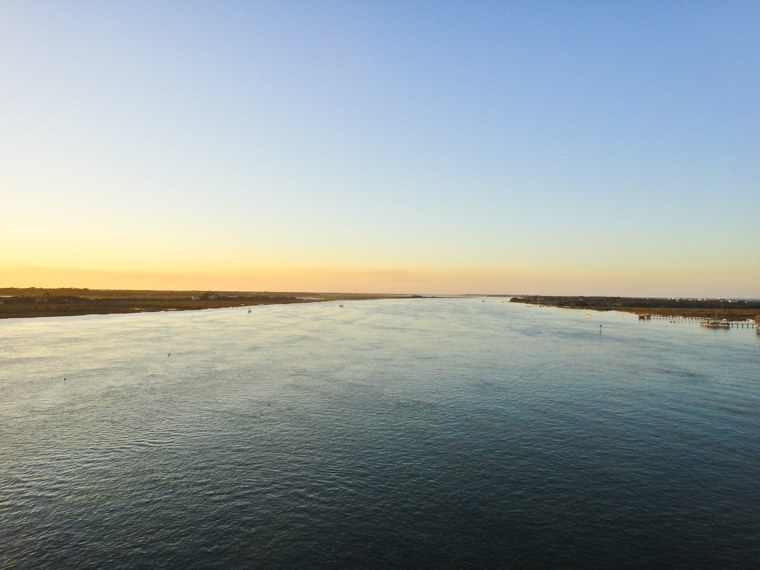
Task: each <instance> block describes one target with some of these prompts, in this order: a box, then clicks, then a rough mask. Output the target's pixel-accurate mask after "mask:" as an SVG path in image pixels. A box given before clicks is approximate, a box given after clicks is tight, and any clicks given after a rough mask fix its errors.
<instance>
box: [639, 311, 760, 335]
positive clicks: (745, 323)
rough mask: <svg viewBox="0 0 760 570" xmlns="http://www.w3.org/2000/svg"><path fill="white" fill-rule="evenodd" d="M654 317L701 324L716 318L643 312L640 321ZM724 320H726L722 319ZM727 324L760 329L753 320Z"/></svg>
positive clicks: (677, 322) (673, 322)
mask: <svg viewBox="0 0 760 570" xmlns="http://www.w3.org/2000/svg"><path fill="white" fill-rule="evenodd" d="M652 319H659V320H665V321H670V322H671V323H672V324H683V323H696V324H701V323H703V322H706V321H712V320H714V319H707V318H705V317H674V316H672V315H649V314H641V315H639V320H640V321H649V320H652ZM721 322H724V321H721ZM725 323H726V325H728V327H727V328H742V329H743V328H750V329H751V328H754V329H756V330H760V329H758V328H757V327H758V325H757V324H756V323H755V322H754V321H751V320H747V321H725ZM758 334H760V333H758Z"/></svg>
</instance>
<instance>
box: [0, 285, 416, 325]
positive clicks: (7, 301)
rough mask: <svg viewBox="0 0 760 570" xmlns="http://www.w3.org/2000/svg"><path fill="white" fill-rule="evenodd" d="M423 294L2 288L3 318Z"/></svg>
mask: <svg viewBox="0 0 760 570" xmlns="http://www.w3.org/2000/svg"><path fill="white" fill-rule="evenodd" d="M420 297H421V296H420V295H393V294H376V293H313V292H298V293H295V292H287V293H282V292H270V291H263V292H252V291H243V292H241V291H215V292H210V291H209V292H202V291H151V290H140V291H137V290H118V289H92V290H90V289H71V288H67V289H57V288H56V289H43V288H37V287H31V288H12V287H8V288H0V319H16V318H17V319H24V318H36V317H74V316H82V315H111V314H132V313H153V312H161V311H198V310H204V309H224V308H229V307H254V306H257V305H283V304H291V303H323V302H327V301H363V300H372V299H412V298H420Z"/></svg>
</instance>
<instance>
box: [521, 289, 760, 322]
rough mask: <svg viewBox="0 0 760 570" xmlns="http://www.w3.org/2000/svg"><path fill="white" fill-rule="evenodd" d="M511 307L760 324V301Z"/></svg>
mask: <svg viewBox="0 0 760 570" xmlns="http://www.w3.org/2000/svg"><path fill="white" fill-rule="evenodd" d="M511 302H512V303H528V304H531V305H546V306H551V307H561V308H565V309H585V310H593V311H623V312H626V313H636V314H638V315H641V316H646V315H660V316H672V317H690V318H711V319H712V318H718V319H726V320H729V321H744V320H747V319H755V320H760V301H745V300H737V299H680V298H678V299H659V298H654V297H561V296H544V295H520V296H516V297H512V299H511Z"/></svg>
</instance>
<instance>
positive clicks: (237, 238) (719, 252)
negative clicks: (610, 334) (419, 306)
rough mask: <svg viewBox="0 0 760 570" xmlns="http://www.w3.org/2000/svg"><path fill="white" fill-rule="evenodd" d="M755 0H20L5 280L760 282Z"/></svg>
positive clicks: (673, 292) (385, 285) (277, 284)
mask: <svg viewBox="0 0 760 570" xmlns="http://www.w3.org/2000/svg"><path fill="white" fill-rule="evenodd" d="M758 30H760V3H758V2H749V1H748V2H668V3H662V2H636V3H627V4H625V3H617V2H609V3H601V2H459V3H456V2H423V1H411V2H363V1H352V2H338V1H331V2H307V1H301V2H288V1H274V2H264V1H261V2H258V1H257V2H198V1H192V2H170V1H167V2H153V1H146V2H90V1H86V2H73V1H72V2H69V1H63V2H47V1H14V0H9V1H5V2H2V3H0V81H1V82H2V83H1V84H0V85H2V89H0V101H2V105H0V193H1V194H0V211H1V212H2V216H0V220H1V222H0V286H46V287H52V286H78V287H90V288H152V289H224V290H278V291H343V292H359V291H361V292H397V293H538V294H589V295H590V294H606V295H642V296H721V297H753V298H758V297H760V254H759V253H758V251H760V33H759V32H758Z"/></svg>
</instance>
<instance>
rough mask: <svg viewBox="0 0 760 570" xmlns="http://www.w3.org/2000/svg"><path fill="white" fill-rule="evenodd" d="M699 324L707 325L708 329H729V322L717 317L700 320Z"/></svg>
mask: <svg viewBox="0 0 760 570" xmlns="http://www.w3.org/2000/svg"><path fill="white" fill-rule="evenodd" d="M699 324H700V326H703V327H707V328H708V329H730V328H731V323H729V322H728V321H726V320H723V321H719V320H718V319H705V320H703V321H700V323H699Z"/></svg>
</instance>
